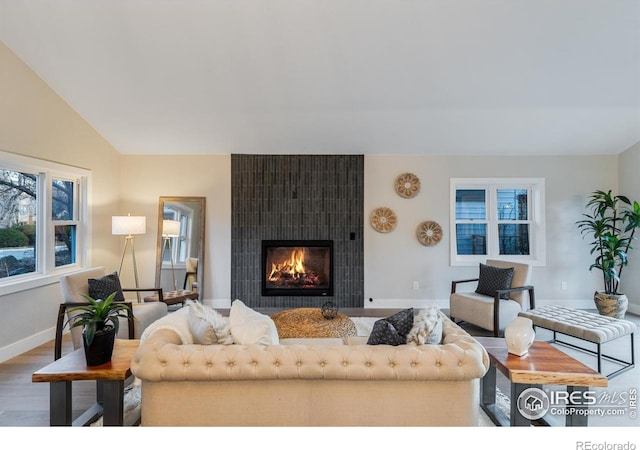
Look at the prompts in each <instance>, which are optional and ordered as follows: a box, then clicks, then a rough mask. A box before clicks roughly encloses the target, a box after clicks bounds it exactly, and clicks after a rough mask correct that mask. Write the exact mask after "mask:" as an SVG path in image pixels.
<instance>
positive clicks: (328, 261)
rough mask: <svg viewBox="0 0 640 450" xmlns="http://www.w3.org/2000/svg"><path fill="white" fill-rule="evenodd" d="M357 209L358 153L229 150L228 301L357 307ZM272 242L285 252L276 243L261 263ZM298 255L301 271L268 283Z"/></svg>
mask: <svg viewBox="0 0 640 450" xmlns="http://www.w3.org/2000/svg"><path fill="white" fill-rule="evenodd" d="M363 210H364V157H363V156H362V155H232V156H231V225H232V226H231V299H232V300H233V299H236V298H238V299H240V300H242V301H243V302H244V303H245V304H247V305H248V306H250V307H252V308H295V307H319V306H322V304H323V303H325V302H327V301H332V302H334V303H336V304H337V305H338V306H339V307H340V308H361V307H363V306H364V265H363V264H364V243H363V229H362V228H363ZM275 241H280V242H279V243H278V244H282V243H283V242H284V243H286V244H291V251H286V252H285V250H284V249H283V248H282V245H278V246H276V247H277V248H278V250H277V252H276V253H277V256H278V258H277V259H278V261H275V260H274V261H270V262H269V265H268V267H265V262H266V261H265V259H266V256H265V253H264V249H265V248H267V247H268V244H269V243H271V244H273V243H274V242H275ZM305 242H306V243H309V244H310V246H309V247H308V248H306V249H305V250H304V251H303V252H300V249H301V247H304V245H305ZM329 243H330V245H328V244H329ZM319 244H323V245H325V250H320V248H319V247H317V246H318V245H319ZM328 247H330V250H327V248H328ZM284 253H286V254H287V256H286V257H283V256H282V255H281V254H284ZM298 253H301V254H303V255H304V256H303V259H305V264H304V265H305V267H306V272H307V274H306V275H304V276H300V278H297V277H298V276H299V275H297V274H296V275H290V274H288V273H287V274H285V275H283V274H282V273H280V274H278V280H277V281H276V280H275V278H274V276H273V274H271V272H273V271H276V272H284V271H285V269H286V270H287V271H289V270H290V266H292V265H294V261H293V259H294V258H295V257H298V256H299V255H298ZM319 258H324V259H323V261H324V262H323V263H319V262H318V261H319ZM270 275H271V279H272V281H271V282H269V281H268V278H269V277H270ZM265 279H267V280H265ZM279 287H283V288H284V290H278V289H277V288H279ZM265 288H266V289H265ZM274 288H276V289H274Z"/></svg>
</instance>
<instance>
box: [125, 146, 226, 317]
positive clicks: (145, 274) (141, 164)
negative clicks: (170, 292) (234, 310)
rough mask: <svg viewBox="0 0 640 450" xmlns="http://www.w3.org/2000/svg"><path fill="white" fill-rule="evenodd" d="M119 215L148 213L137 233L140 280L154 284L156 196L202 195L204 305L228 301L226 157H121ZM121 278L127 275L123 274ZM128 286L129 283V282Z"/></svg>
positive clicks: (145, 214) (224, 303)
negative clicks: (144, 228)
mask: <svg viewBox="0 0 640 450" xmlns="http://www.w3.org/2000/svg"><path fill="white" fill-rule="evenodd" d="M121 179H122V185H121V189H122V192H123V203H122V210H121V213H122V214H126V213H129V212H130V213H131V215H144V216H146V217H147V234H146V235H144V236H136V237H135V239H136V258H137V261H138V271H139V276H140V283H141V285H145V286H153V283H154V280H155V278H154V277H155V267H156V243H157V236H158V234H157V233H158V226H157V220H158V199H159V197H160V196H188V197H205V198H206V217H205V252H204V280H203V283H204V291H203V292H202V298H203V300H205V301H206V302H207V303H209V304H212V305H213V304H215V305H219V304H221V305H222V306H225V307H226V306H229V304H230V303H229V296H230V289H231V288H230V283H231V272H230V261H231V248H230V245H231V156H230V155H216V156H199V155H198V156H196V155H191V156H165V155H162V156H160V155H153V156H148V155H136V156H131V155H128V156H124V157H123V164H122V171H121ZM122 275H123V280H124V281H123V282H125V281H126V279H127V276H129V274H127V273H124V270H123V274H122ZM129 285H132V284H131V283H129Z"/></svg>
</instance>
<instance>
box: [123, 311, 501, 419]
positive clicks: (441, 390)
mask: <svg viewBox="0 0 640 450" xmlns="http://www.w3.org/2000/svg"><path fill="white" fill-rule="evenodd" d="M366 340H367V338H366V337H350V338H347V339H346V340H344V341H343V340H342V339H339V338H321V339H317V338H316V339H281V340H280V345H236V344H234V345H197V344H186V345H183V344H182V340H181V338H180V336H179V334H178V333H176V332H175V331H173V330H168V329H160V330H157V331H155V332H154V333H152V334H151V336H149V337H148V338H147V339H145V340H144V341H143V342H142V343H141V346H140V348H139V349H138V351H137V352H136V354H135V356H134V358H133V360H132V366H131V368H132V372H133V373H134V374H135V375H136V376H137V377H138V378H139V379H141V380H142V425H143V426H475V425H476V424H477V422H478V409H479V408H478V402H479V379H480V378H481V377H482V376H483V375H484V374H485V372H486V371H487V369H488V367H489V358H488V356H487V353H486V351H485V350H484V348H483V347H482V346H481V345H480V344H479V343H478V342H477V341H476V340H474V339H473V338H472V337H471V336H470V335H468V334H467V333H466V332H465V331H464V330H462V329H461V328H460V327H458V326H457V325H456V324H454V323H453V322H451V321H450V320H449V319H447V318H445V319H444V326H443V341H442V344H439V345H420V346H418V345H414V344H408V345H400V346H395V347H394V346H389V345H366Z"/></svg>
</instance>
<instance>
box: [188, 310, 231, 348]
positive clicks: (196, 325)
mask: <svg viewBox="0 0 640 450" xmlns="http://www.w3.org/2000/svg"><path fill="white" fill-rule="evenodd" d="M187 305H188V309H189V328H190V329H191V334H192V335H193V341H194V342H195V343H196V344H203V345H211V344H224V345H226V344H233V337H232V336H231V326H230V321H229V318H228V317H224V316H223V315H222V314H220V313H219V312H218V311H216V310H215V309H213V308H211V307H210V306H206V305H203V304H202V303H198V302H194V301H191V300H188V301H187Z"/></svg>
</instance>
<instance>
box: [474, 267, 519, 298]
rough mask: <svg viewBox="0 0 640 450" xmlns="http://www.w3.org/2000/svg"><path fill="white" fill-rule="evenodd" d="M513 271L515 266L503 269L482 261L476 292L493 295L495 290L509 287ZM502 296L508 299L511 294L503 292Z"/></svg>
mask: <svg viewBox="0 0 640 450" xmlns="http://www.w3.org/2000/svg"><path fill="white" fill-rule="evenodd" d="M513 272H514V268H513V267H509V268H506V269H502V268H500V267H493V266H488V265H486V264H482V263H480V275H479V277H478V287H477V288H476V293H477V294H482V295H488V296H490V297H493V295H494V293H495V291H498V290H501V289H509V288H510V287H511V281H512V280H513ZM500 298H504V299H507V298H509V294H503V295H501V296H500Z"/></svg>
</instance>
